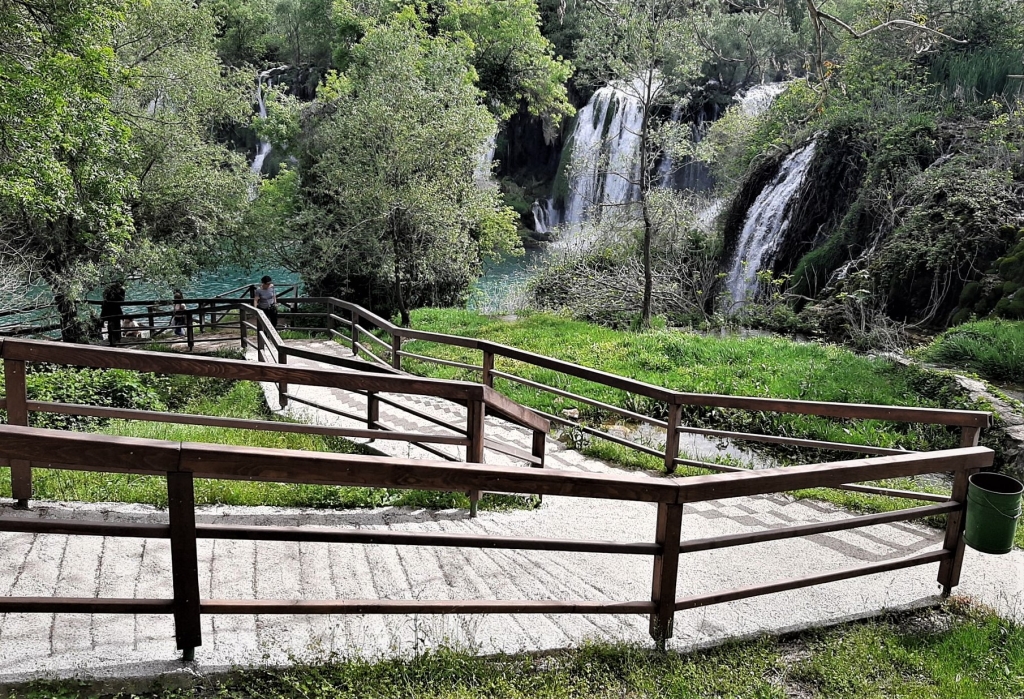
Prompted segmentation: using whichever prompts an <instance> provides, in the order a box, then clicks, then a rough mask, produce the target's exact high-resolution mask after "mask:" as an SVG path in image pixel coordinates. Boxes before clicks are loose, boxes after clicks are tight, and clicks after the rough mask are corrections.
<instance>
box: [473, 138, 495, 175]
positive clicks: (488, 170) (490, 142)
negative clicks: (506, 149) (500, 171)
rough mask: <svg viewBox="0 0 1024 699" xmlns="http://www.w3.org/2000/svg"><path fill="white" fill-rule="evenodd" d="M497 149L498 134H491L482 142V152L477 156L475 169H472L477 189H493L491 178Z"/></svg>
mask: <svg viewBox="0 0 1024 699" xmlns="http://www.w3.org/2000/svg"><path fill="white" fill-rule="evenodd" d="M497 148H498V134H497V132H495V133H492V134H491V135H490V136H489V137H488V138H487V141H486V142H484V147H483V150H481V151H480V153H479V154H478V155H477V159H476V167H474V168H473V181H474V182H475V183H476V186H477V187H494V186H496V184H497V183H496V182H495V181H494V177H493V170H494V153H495V151H496V150H497Z"/></svg>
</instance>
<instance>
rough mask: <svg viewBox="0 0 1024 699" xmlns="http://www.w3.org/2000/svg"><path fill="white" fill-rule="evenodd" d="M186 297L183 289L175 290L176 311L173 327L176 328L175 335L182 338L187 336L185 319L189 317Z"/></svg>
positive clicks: (172, 318) (172, 319)
mask: <svg viewBox="0 0 1024 699" xmlns="http://www.w3.org/2000/svg"><path fill="white" fill-rule="evenodd" d="M184 299H185V295H184V294H182V293H181V289H175V290H174V309H173V315H172V316H171V325H173V326H174V334H175V335H177V336H178V337H181V336H183V335H184V334H185V318H186V317H187V315H188V314H187V313H186V311H187V310H188V309H186V308H185V301H184Z"/></svg>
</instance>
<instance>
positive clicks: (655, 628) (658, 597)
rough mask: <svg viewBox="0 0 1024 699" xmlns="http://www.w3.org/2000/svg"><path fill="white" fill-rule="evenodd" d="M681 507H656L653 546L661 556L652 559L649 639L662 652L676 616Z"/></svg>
mask: <svg viewBox="0 0 1024 699" xmlns="http://www.w3.org/2000/svg"><path fill="white" fill-rule="evenodd" d="M682 525H683V506H682V505H679V504H676V503H665V502H659V503H658V528H657V533H656V535H655V543H657V544H658V545H659V546H660V547H661V553H660V554H658V555H657V556H655V557H654V577H653V580H652V583H651V601H652V602H654V606H655V609H654V612H652V613H651V638H653V639H654V642H655V643H656V644H657V646H658V650H665V641H667V640H668V639H669V638H672V621H673V619H674V618H675V613H676V609H675V608H676V582H677V580H678V575H679V537H680V536H681V534H682Z"/></svg>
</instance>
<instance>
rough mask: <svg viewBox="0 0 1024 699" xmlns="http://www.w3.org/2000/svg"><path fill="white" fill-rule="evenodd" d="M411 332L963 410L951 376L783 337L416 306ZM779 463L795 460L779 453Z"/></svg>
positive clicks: (770, 428)
mask: <svg viewBox="0 0 1024 699" xmlns="http://www.w3.org/2000/svg"><path fill="white" fill-rule="evenodd" d="M413 327H415V328H417V329H420V330H432V331H436V332H445V333H451V334H455V335H464V336H469V337H479V338H484V339H488V340H492V341H496V342H500V343H504V344H508V345H512V346H514V347H518V348H522V349H525V350H529V351H531V352H536V353H538V354H542V355H546V356H550V357H556V358H559V359H563V360H567V361H570V362H574V363H577V364H582V365H584V366H588V367H592V368H596V369H601V370H603V371H606V372H609V373H613V374H618V375H620V376H627V377H630V378H634V379H638V380H641V381H646V382H648V383H652V384H657V385H661V386H665V387H668V388H672V389H676V390H680V391H690V392H694V393H718V394H727V395H743V396H761V397H776V398H794V399H802V400H813V401H835V402H844V403H846V402H849V403H873V404H883V405H907V406H925V407H945V408H953V407H956V408H966V407H972V408H973V407H975V406H971V405H968V404H967V401H966V399H964V398H963V397H962V396H961V395H960V393H959V391H958V390H957V389H956V387H955V386H954V385H953V382H952V381H950V380H949V379H948V378H946V377H943V376H941V375H938V374H936V373H934V372H929V371H926V370H923V369H919V368H915V367H902V366H899V365H897V364H895V363H893V362H890V361H887V360H884V359H873V358H868V357H864V356H861V355H857V354H854V353H853V352H850V351H849V350H846V349H844V348H842V347H837V346H823V345H819V344H813V343H798V342H793V341H791V340H787V339H783V338H778V337H754V338H739V337H710V336H705V335H699V334H696V333H690V332H681V331H667V330H665V331H654V332H649V333H643V334H638V333H630V332H624V331H616V330H611V329H609V328H605V327H600V326H595V325H590V324H588V323H583V322H578V321H573V320H569V319H566V318H563V317H560V316H555V315H549V314H534V315H530V316H527V317H525V318H521V319H519V320H516V321H512V322H506V321H502V320H499V319H496V318H491V317H487V316H482V315H479V314H476V313H473V312H469V311H461V310H438V309H421V310H419V311H416V312H414V313H413ZM407 349H408V350H409V351H411V352H415V353H418V354H424V355H428V356H435V357H439V358H443V359H451V360H456V361H461V362H467V363H472V364H479V363H480V353H479V352H478V351H475V350H469V349H463V348H459V347H452V346H449V345H440V344H436V343H426V342H422V341H416V342H410V343H408V345H407ZM403 366H404V367H406V368H407V369H408V370H411V371H413V372H415V373H418V374H423V375H427V376H435V377H441V378H455V379H464V380H477V381H478V380H479V373H478V372H469V371H465V370H461V369H458V368H453V367H444V366H438V365H433V364H429V363H426V362H415V361H409V362H408V363H403ZM496 368H497V369H499V370H501V371H506V372H510V373H516V374H517V375H520V376H523V377H524V378H527V379H530V380H533V381H537V382H541V383H546V384H549V385H552V386H554V387H556V388H561V389H563V390H568V391H571V392H574V393H579V394H582V395H586V396H588V397H591V398H596V399H598V400H601V401H603V402H606V403H611V404H613V405H618V406H621V407H625V408H629V409H633V410H636V411H638V412H644V413H647V414H649V415H653V416H655V417H663V416H664V414H665V412H666V410H667V409H666V407H665V406H664V405H663V404H660V403H656V402H654V401H650V400H648V399H645V398H637V397H635V396H631V395H629V394H627V393H625V392H623V391H619V390H616V389H613V388H609V387H607V386H603V385H600V384H594V383H591V382H588V381H583V380H579V379H575V378H570V377H567V376H565V375H562V374H559V373H557V372H554V371H550V370H547V369H541V368H537V367H533V366H530V365H526V364H523V363H520V362H514V361H510V360H506V359H501V358H498V360H497V362H496ZM496 387H497V388H498V389H499V390H500V391H501V392H502V393H505V394H506V395H508V396H510V397H511V398H513V399H514V400H516V401H518V402H520V403H523V404H525V405H528V406H531V407H534V408H538V409H540V410H544V411H547V412H554V413H557V412H558V411H560V410H563V409H566V408H572V407H574V408H578V409H579V410H580V413H581V416H582V417H583V418H585V419H587V420H588V421H590V422H599V421H601V420H604V419H607V418H609V417H611V416H609V415H605V414H602V413H601V412H600V411H598V410H596V409H595V408H592V407H590V406H587V405H584V404H577V403H575V402H573V401H572V400H569V399H565V400H563V399H561V398H558V397H556V396H553V395H551V394H549V393H546V392H542V391H538V390H535V389H532V388H527V387H523V386H521V385H519V384H516V383H514V382H509V381H506V380H503V379H497V380H496ZM684 420H685V421H687V422H688V423H689V424H695V425H704V426H713V427H719V428H727V429H734V430H739V431H748V432H760V433H768V434H778V435H787V436H794V437H805V438H811V439H819V440H827V441H837V442H847V443H854V444H872V445H876V446H883V447H901V448H905V449H911V450H931V449H939V448H950V447H954V446H956V444H957V436H956V434H955V433H954V432H953V431H952V430H949V429H946V428H943V427H938V426H928V425H907V424H902V423H889V422H884V421H878V420H857V421H851V420H831V419H827V418H818V417H811V416H803V415H782V414H773V413H758V412H750V411H740V410H729V409H717V408H701V407H692V408H687V410H686V413H685V414H684ZM777 452H778V453H777V454H776V455H783V456H785V455H787V454H788V455H790V456H796V455H797V454H798V453H799V452H796V451H793V450H789V451H783V450H777Z"/></svg>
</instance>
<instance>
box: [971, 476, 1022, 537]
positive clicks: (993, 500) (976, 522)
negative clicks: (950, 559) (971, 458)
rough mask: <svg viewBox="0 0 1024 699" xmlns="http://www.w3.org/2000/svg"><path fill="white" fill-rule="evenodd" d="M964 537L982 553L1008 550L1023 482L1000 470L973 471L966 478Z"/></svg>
mask: <svg viewBox="0 0 1024 699" xmlns="http://www.w3.org/2000/svg"><path fill="white" fill-rule="evenodd" d="M968 482H969V485H968V487H967V525H966V528H965V530H964V540H965V541H966V542H967V545H968V546H970V547H971V548H972V549H975V550H977V551H981V552H982V553H1009V552H1010V549H1012V548H1013V535H1014V533H1015V532H1016V531H1017V520H1018V519H1020V502H1021V493H1024V485H1022V484H1021V482H1020V481H1018V480H1017V479H1015V478H1010V477H1009V476H1004V475H1003V474H1001V473H990V472H984V473H975V474H974V475H973V476H971V477H970V479H968Z"/></svg>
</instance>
